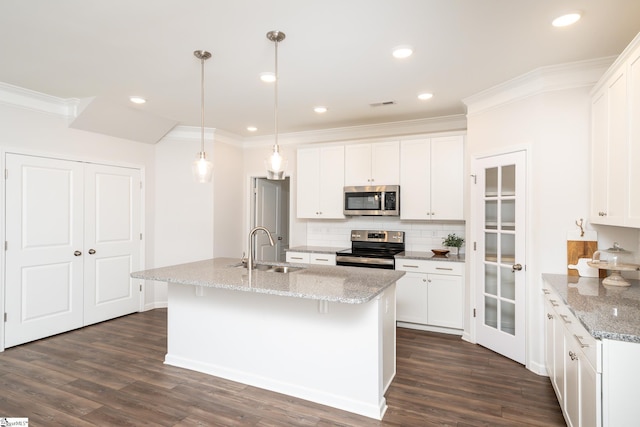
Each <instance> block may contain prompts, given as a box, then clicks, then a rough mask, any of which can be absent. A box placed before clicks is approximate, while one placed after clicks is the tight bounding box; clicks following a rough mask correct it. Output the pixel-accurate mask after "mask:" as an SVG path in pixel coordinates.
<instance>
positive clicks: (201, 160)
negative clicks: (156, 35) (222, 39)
mask: <svg viewBox="0 0 640 427" xmlns="http://www.w3.org/2000/svg"><path fill="white" fill-rule="evenodd" d="M193 56H195V57H196V58H198V59H199V60H200V68H201V73H200V75H201V77H200V87H201V109H200V111H201V116H200V152H199V153H198V154H197V155H196V160H195V161H194V162H193V165H192V166H191V172H192V173H193V179H194V180H195V181H196V182H199V183H207V182H211V177H212V175H213V164H212V163H211V162H210V161H209V160H207V154H206V153H205V152H204V61H206V60H207V59H209V58H211V53H209V52H207V51H206V50H196V51H195V52H193Z"/></svg>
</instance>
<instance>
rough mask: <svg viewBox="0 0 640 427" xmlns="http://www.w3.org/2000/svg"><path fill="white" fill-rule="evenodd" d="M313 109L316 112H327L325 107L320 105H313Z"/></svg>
mask: <svg viewBox="0 0 640 427" xmlns="http://www.w3.org/2000/svg"><path fill="white" fill-rule="evenodd" d="M313 111H315V112H316V113H319V114H322V113H326V112H327V107H322V106H320V105H319V106H317V107H314V109H313Z"/></svg>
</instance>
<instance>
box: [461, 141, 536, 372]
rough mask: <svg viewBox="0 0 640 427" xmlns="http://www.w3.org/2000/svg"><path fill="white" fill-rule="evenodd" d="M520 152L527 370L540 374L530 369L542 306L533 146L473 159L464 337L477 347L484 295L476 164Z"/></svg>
mask: <svg viewBox="0 0 640 427" xmlns="http://www.w3.org/2000/svg"><path fill="white" fill-rule="evenodd" d="M518 152H524V155H525V167H526V171H525V195H524V202H525V205H526V206H525V227H524V233H525V255H524V262H523V263H521V264H522V265H523V266H525V269H524V276H525V287H526V288H525V292H524V295H525V298H526V304H525V307H524V309H525V314H524V322H525V326H524V329H525V367H526V368H527V369H529V370H532V371H533V372H539V369H532V367H531V366H530V363H531V360H535V359H536V357H535V356H532V355H531V351H532V350H533V351H535V350H536V349H535V348H532V346H531V337H532V335H531V334H532V333H536V332H537V331H538V328H536V327H535V325H536V322H537V319H536V318H535V316H536V315H537V313H538V310H536V309H535V308H536V307H538V304H537V301H538V299H540V298H539V297H540V296H539V295H537V294H536V293H535V290H536V289H538V288H539V286H538V285H537V284H536V283H537V282H535V278H534V271H536V270H537V269H535V268H532V265H531V257H532V248H533V242H532V239H531V236H532V235H533V234H532V227H533V225H532V222H533V221H531V218H532V214H533V210H532V209H533V208H532V203H531V200H532V194H533V193H534V183H533V180H532V176H533V174H532V164H533V148H532V146H531V145H530V144H520V145H513V146H510V147H508V148H503V149H495V150H490V151H485V152H479V153H476V154H473V155H471V156H470V157H469V159H470V160H469V171H470V180H471V181H470V186H469V188H470V189H469V196H468V200H469V221H468V222H467V230H466V231H467V235H468V236H469V239H468V241H469V244H470V245H469V246H470V247H469V248H468V250H467V254H468V260H469V262H468V264H467V271H466V272H467V277H469V282H468V284H469V296H468V298H467V301H468V303H469V308H470V310H469V335H468V336H464V337H463V338H464V339H466V340H468V341H469V342H471V343H474V344H477V343H478V341H477V327H476V322H477V321H478V318H477V317H475V316H474V311H475V312H477V310H476V308H477V307H476V306H477V303H476V302H477V300H478V292H481V291H482V289H481V288H480V286H479V280H478V278H477V277H476V274H475V272H477V270H478V263H479V262H480V261H479V260H478V259H477V256H476V250H475V249H473V246H472V243H471V242H475V241H476V236H477V235H478V233H479V232H480V231H481V230H482V223H481V219H482V218H483V214H482V212H479V211H478V203H476V198H477V197H478V194H479V192H480V189H478V188H477V187H476V186H475V184H474V178H475V177H476V176H477V173H478V172H477V171H476V170H475V168H476V164H477V163H476V162H477V161H479V160H481V159H485V158H488V157H496V156H503V155H508V154H513V153H518Z"/></svg>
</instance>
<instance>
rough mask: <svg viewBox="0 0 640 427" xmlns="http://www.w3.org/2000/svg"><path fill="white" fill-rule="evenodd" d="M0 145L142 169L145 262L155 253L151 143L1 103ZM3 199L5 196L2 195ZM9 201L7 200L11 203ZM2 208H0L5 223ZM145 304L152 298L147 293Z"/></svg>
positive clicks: (151, 261)
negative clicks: (84, 128)
mask: <svg viewBox="0 0 640 427" xmlns="http://www.w3.org/2000/svg"><path fill="white" fill-rule="evenodd" d="M0 144H2V145H1V146H0V148H1V149H2V150H3V151H4V152H7V151H12V152H20V153H25V154H36V155H44V156H52V157H59V158H65V159H71V160H78V161H89V162H97V163H108V164H115V165H122V166H135V167H140V168H142V173H143V182H144V190H143V191H144V197H145V200H144V209H145V211H144V221H145V228H144V230H143V233H144V234H143V236H144V239H143V245H144V247H145V256H144V257H143V262H144V265H152V264H153V255H154V239H153V237H154V233H153V231H154V228H155V227H154V209H153V207H154V200H155V191H154V189H155V169H154V146H153V145H150V144H143V143H139V142H135V141H128V140H124V139H120V138H114V137H110V136H106V135H101V134H96V133H91V132H85V131H81V130H76V129H70V128H68V127H67V118H66V117H65V116H63V115H59V114H52V113H44V112H40V111H34V110H30V109H27V108H21V107H16V106H10V105H1V104H0ZM1 199H2V202H0V203H3V202H4V196H2V197H1ZM10 202H11V201H9V203H10ZM3 215H4V209H2V210H0V219H1V221H0V222H1V223H2V224H4V217H3ZM2 276H4V274H2ZM146 291H147V290H145V304H146V303H148V302H150V301H152V300H153V292H152V291H151V292H148V293H147V292H146Z"/></svg>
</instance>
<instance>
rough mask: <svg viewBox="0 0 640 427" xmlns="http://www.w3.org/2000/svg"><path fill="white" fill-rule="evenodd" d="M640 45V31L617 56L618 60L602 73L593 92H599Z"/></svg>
mask: <svg viewBox="0 0 640 427" xmlns="http://www.w3.org/2000/svg"><path fill="white" fill-rule="evenodd" d="M638 46H640V33H638V34H636V36H635V37H634V38H633V40H631V43H629V44H628V45H627V47H626V48H624V50H623V51H622V53H621V54H620V56H618V57H617V58H616V60H615V61H614V62H613V63H612V64H611V66H610V67H609V69H608V70H607V71H606V72H605V73H604V74H603V75H602V77H601V78H600V80H598V83H597V84H596V85H595V86H594V87H593V89H592V91H591V93H592V94H593V93H595V92H597V91H598V90H599V89H600V88H601V87H602V85H603V84H605V82H607V81H608V80H609V79H610V78H611V77H613V75H614V74H615V73H616V72H618V70H620V67H622V64H623V63H624V62H626V61H627V59H629V57H630V56H631V54H632V53H633V52H634V51H635V50H636V49H637V48H638Z"/></svg>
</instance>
